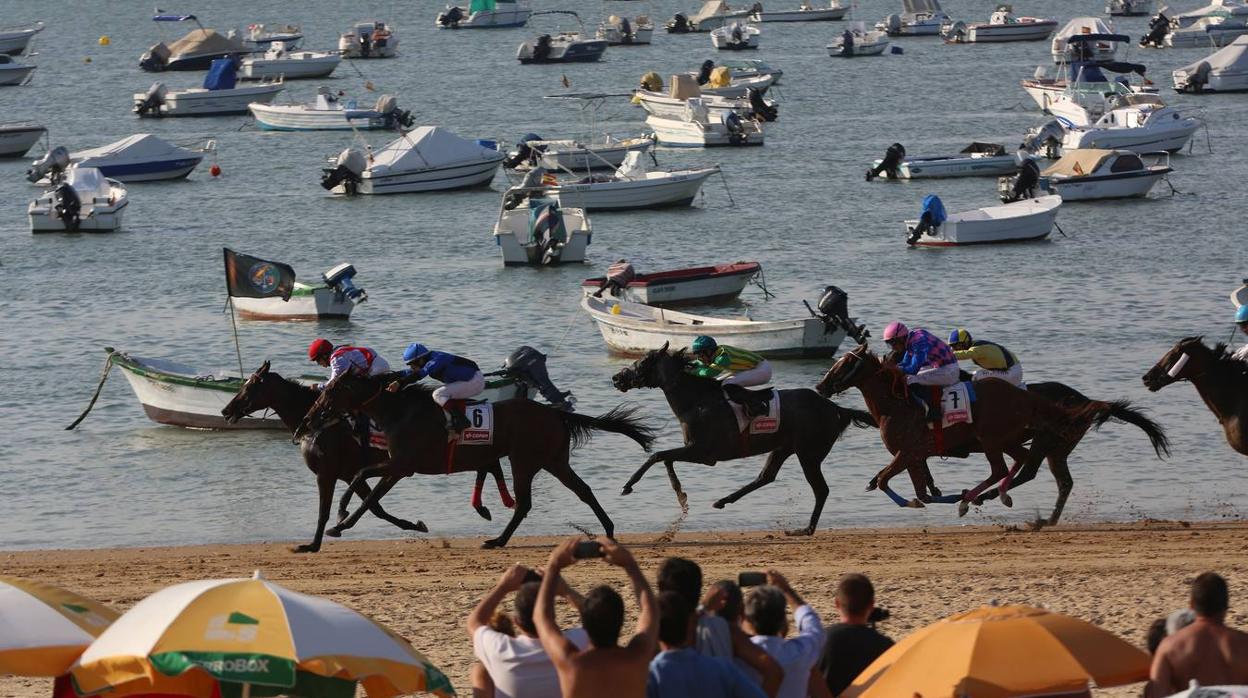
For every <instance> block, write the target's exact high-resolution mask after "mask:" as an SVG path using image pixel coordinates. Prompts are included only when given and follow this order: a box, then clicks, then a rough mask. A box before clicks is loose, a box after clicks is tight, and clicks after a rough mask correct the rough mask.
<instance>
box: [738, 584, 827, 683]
mask: <svg viewBox="0 0 1248 698" xmlns="http://www.w3.org/2000/svg"><path fill="white" fill-rule="evenodd" d="M786 602H787V604H788V606H790V607H791V608H792V609H793V620H794V622H795V623H796V625H797V635H795V636H793V637H789V638H787V639H786V638H785V636H786V635H788V634H789V618H788V614H787V613H786V612H785V604H786ZM745 620H746V622H747V624H748V627H747V628H746V629H747V630H752V631H753V632H754V637H752V638H750V640H751V641H752V642H753V643H754V644H756V645H758V646H759V647H762V648H763V649H764V650H766V651H767V654H770V655H771V657H772V659H775V660H776V661H777V662H778V663H779V664H780V668H782V669H784V681H783V682H782V683H781V684H780V692H779V693H777V694H776V698H806V695H807V693H808V686H809V684H810V679H811V674H810V670H811V669H812V668H813V667H814V666H815V664H817V663H818V662H819V653H820V651H821V650H822V649H823V638H824V634H823V623H821V622H820V621H819V616H818V615H817V614H816V613H815V611H814V609H812V608H811V607H810V606H808V605H807V604H806V602H805V601H803V600H802V597H800V596H798V595H797V592H795V591H793V588H792V587H790V586H789V582H788V580H786V579H785V578H784V575H782V574H780V573H779V572H777V571H776V570H768V571H767V584H766V585H764V586H760V587H755V589H754V591H752V592H750V595H749V597H747V598H746V600H745Z"/></svg>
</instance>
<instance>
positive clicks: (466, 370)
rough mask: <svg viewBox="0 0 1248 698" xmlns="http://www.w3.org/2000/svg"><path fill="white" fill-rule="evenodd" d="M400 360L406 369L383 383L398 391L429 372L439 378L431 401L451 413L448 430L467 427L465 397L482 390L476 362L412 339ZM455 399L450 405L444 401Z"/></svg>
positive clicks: (482, 380)
mask: <svg viewBox="0 0 1248 698" xmlns="http://www.w3.org/2000/svg"><path fill="white" fill-rule="evenodd" d="M403 362H404V363H406V364H407V370H405V371H400V372H399V373H400V374H401V375H402V377H401V378H399V379H398V380H396V381H394V382H393V383H391V384H390V385H388V386H386V389H387V390H389V391H390V392H392V393H393V392H397V391H398V390H399V389H400V388H402V387H403V386H404V385H407V384H408V383H415V382H416V381H418V380H420V379H421V378H424V377H425V376H428V377H430V378H432V379H434V380H436V381H441V382H442V384H443V385H442V387H440V388H438V389H437V390H435V391H433V401H434V402H436V403H438V404H439V405H441V406H442V409H444V410H446V411H447V413H448V414H450V415H451V431H454V432H461V431H463V430H464V429H466V428H467V427H468V417H467V416H466V415H465V414H464V403H463V401H464V400H467V399H468V398H470V397H473V396H474V395H478V394H480V393H481V391H483V390H485V376H484V375H483V374H482V373H481V369H480V368H479V367H478V366H477V364H476V363H474V362H472V361H469V360H468V359H465V358H463V357H462V356H456V355H454V354H448V353H446V352H444V351H432V350H430V349H429V348H428V347H426V346H425V345H423V344H419V343H416V342H413V343H411V344H409V345H407V350H406V351H404V352H403ZM452 400H454V401H455V403H454V405H453V406H448V405H447V403H449V402H451V401H452Z"/></svg>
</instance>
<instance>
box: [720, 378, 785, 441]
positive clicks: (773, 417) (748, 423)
mask: <svg viewBox="0 0 1248 698" xmlns="http://www.w3.org/2000/svg"><path fill="white" fill-rule="evenodd" d="M724 399H725V400H727V397H726V396H725V398H724ZM728 404H729V406H731V407H732V415H733V416H734V417H736V418H737V431H739V432H741V433H743V434H744V433H746V431H747V430H748V431H749V433H751V434H774V433H776V432H777V431H779V430H780V393H778V392H776V389H775V388H772V389H771V400H769V401H768V402H767V414H765V415H761V416H758V417H755V418H753V419H750V418H749V417H747V416H746V414H745V407H743V406H742V405H739V404H737V403H735V402H733V401H732V400H728Z"/></svg>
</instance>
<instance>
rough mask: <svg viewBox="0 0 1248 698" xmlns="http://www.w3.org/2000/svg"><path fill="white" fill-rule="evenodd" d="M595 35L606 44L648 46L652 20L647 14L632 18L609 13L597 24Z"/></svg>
mask: <svg viewBox="0 0 1248 698" xmlns="http://www.w3.org/2000/svg"><path fill="white" fill-rule="evenodd" d="M595 36H596V37H597V38H598V39H601V40H602V41H605V42H607V45H608V46H649V45H650V42H651V40H652V39H653V38H654V22H652V21H651V20H650V17H649V15H637V16H635V17H633V18H632V19H629V18H628V17H623V16H621V15H611V16H609V17H607V18H606V19H605V20H603V22H602V23H600V24H599V25H598V31H597V33H596V34H595Z"/></svg>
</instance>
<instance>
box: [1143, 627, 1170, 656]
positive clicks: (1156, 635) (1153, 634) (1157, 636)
mask: <svg viewBox="0 0 1248 698" xmlns="http://www.w3.org/2000/svg"><path fill="white" fill-rule="evenodd" d="M1164 639H1166V619H1165V618H1158V619H1157V620H1155V621H1153V624H1152V625H1150V626H1148V633H1147V634H1146V635H1145V636H1144V645H1145V646H1146V647H1148V656H1149V657H1152V656H1153V655H1155V654H1157V648H1158V647H1160V646H1161V641H1162V640H1164Z"/></svg>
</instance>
